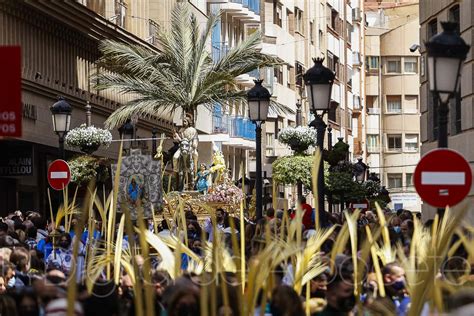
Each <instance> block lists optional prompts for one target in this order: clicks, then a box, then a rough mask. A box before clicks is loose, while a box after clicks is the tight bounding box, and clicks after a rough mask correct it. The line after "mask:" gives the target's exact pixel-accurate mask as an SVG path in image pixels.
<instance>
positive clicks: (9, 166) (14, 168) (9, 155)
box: [0, 146, 33, 177]
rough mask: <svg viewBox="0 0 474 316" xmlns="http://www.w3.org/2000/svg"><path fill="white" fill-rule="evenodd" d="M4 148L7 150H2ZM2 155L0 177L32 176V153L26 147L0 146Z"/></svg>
mask: <svg viewBox="0 0 474 316" xmlns="http://www.w3.org/2000/svg"><path fill="white" fill-rule="evenodd" d="M4 147H6V148H7V150H4ZM0 149H1V152H2V153H3V155H0V177H1V176H32V175H33V153H32V148H31V147H27V146H8V147H7V146H0Z"/></svg>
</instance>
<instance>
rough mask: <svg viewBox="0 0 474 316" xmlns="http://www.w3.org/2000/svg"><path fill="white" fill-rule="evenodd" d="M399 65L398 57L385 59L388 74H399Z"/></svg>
mask: <svg viewBox="0 0 474 316" xmlns="http://www.w3.org/2000/svg"><path fill="white" fill-rule="evenodd" d="M401 72H402V71H401V65H400V58H397V59H389V60H387V73H388V74H393V73H396V74H399V73H401Z"/></svg>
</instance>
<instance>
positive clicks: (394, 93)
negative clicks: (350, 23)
mask: <svg viewBox="0 0 474 316" xmlns="http://www.w3.org/2000/svg"><path fill="white" fill-rule="evenodd" d="M416 2H417V1H415V3H405V4H403V5H400V4H398V3H393V5H392V6H389V5H388V3H385V4H384V6H383V8H379V7H375V8H373V7H370V9H367V8H366V16H367V17H366V18H367V23H368V27H367V30H366V35H365V54H366V56H365V59H366V78H365V102H366V113H367V117H366V126H365V131H366V146H365V148H366V152H367V164H368V165H369V167H370V172H374V173H376V174H378V176H379V178H380V179H381V181H382V184H383V185H385V186H386V187H387V189H388V190H389V192H390V197H391V199H392V203H391V205H390V207H391V208H393V209H395V210H397V209H401V208H404V209H409V210H412V211H420V210H421V201H420V198H419V197H418V195H417V194H416V191H415V188H414V186H413V173H414V170H415V167H416V164H417V163H418V161H419V159H420V107H419V104H420V98H419V91H418V90H419V88H418V87H419V74H423V73H424V72H425V68H424V67H423V65H421V66H420V63H419V59H420V58H419V52H418V50H415V51H413V49H412V50H410V47H412V46H413V45H418V43H419V42H420V40H419V36H418V32H417V31H416V30H417V29H418V23H419V19H418V3H416ZM415 47H416V46H415Z"/></svg>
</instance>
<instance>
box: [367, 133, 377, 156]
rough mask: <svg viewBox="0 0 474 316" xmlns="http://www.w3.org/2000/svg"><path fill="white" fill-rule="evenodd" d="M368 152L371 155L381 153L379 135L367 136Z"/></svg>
mask: <svg viewBox="0 0 474 316" xmlns="http://www.w3.org/2000/svg"><path fill="white" fill-rule="evenodd" d="M367 151H368V152H369V153H370V152H378V151H379V135H367Z"/></svg>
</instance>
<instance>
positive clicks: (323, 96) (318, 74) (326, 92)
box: [303, 58, 335, 219]
mask: <svg viewBox="0 0 474 316" xmlns="http://www.w3.org/2000/svg"><path fill="white" fill-rule="evenodd" d="M313 61H314V66H313V67H312V68H310V69H308V71H307V72H306V73H305V74H304V75H303V79H304V82H305V86H306V93H307V96H308V101H309V104H310V106H311V109H312V110H313V114H314V116H315V118H314V120H313V121H312V122H311V123H310V124H309V125H310V126H312V127H314V128H315V129H316V131H317V145H318V150H319V151H320V154H321V157H322V153H323V146H324V133H325V132H326V124H325V123H324V121H323V115H324V114H325V113H326V112H327V111H328V110H329V105H330V100H331V90H332V84H333V83H334V78H335V74H334V72H333V71H332V70H331V69H329V68H327V67H324V66H323V61H324V58H314V59H313ZM317 189H318V210H319V212H322V211H324V167H323V159H321V161H320V163H319V172H318V188H317ZM316 218H317V219H318V216H316Z"/></svg>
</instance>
